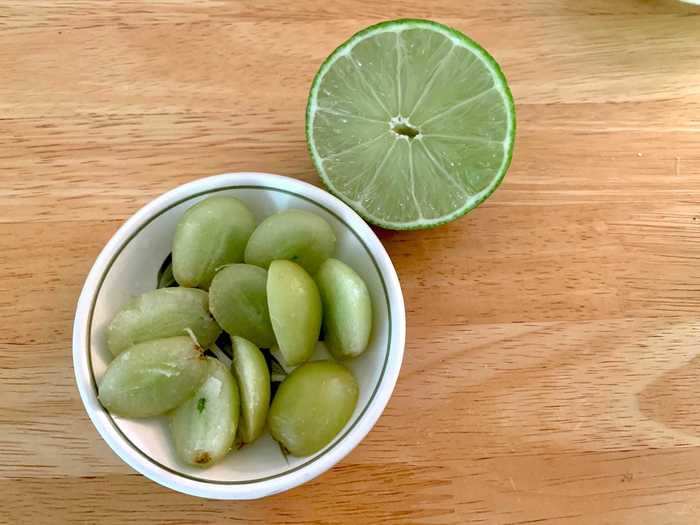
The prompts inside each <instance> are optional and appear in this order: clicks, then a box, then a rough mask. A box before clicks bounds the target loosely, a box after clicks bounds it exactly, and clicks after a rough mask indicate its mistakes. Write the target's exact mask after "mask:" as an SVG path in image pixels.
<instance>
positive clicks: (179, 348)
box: [99, 336, 207, 417]
mask: <svg viewBox="0 0 700 525" xmlns="http://www.w3.org/2000/svg"><path fill="white" fill-rule="evenodd" d="M206 370H207V361H206V359H205V358H204V356H203V354H202V349H201V348H200V347H199V346H197V345H196V344H195V343H194V342H193V341H192V339H190V338H189V337H187V336H182V337H169V338H166V339H156V340H154V341H147V342H145V343H139V344H137V345H135V346H132V347H131V348H129V349H128V350H126V351H124V352H122V353H121V354H119V355H118V356H117V357H116V358H115V359H114V361H112V362H111V363H110V364H109V366H108V367H107V370H106V371H105V374H104V376H102V380H101V381H100V386H99V399H100V403H102V405H103V406H104V407H105V408H106V409H107V410H109V411H110V412H113V413H115V414H118V415H120V416H125V417H149V416H157V415H159V414H163V413H164V412H167V411H168V410H171V409H173V408H175V407H176V406H178V405H179V404H180V403H182V402H183V401H184V400H185V399H187V398H188V397H190V396H191V395H192V393H193V392H194V391H195V390H196V389H197V388H198V387H199V385H201V384H202V381H203V380H204V377H205V374H206Z"/></svg>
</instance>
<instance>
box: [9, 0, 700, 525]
mask: <svg viewBox="0 0 700 525" xmlns="http://www.w3.org/2000/svg"><path fill="white" fill-rule="evenodd" d="M406 16H410V17H427V18H433V19H436V20H439V21H442V22H445V23H448V24H451V25H453V26H455V27H457V28H459V29H461V30H463V31H465V32H466V33H468V34H469V35H471V36H472V37H474V38H475V39H477V40H478V41H480V42H481V43H482V44H483V45H484V46H485V47H486V48H487V49H489V50H490V51H491V52H492V53H493V54H494V56H495V57H496V58H497V59H498V60H499V61H500V62H501V64H502V66H503V69H504V70H505V72H506V74H507V76H508V78H509V80H510V83H511V87H512V90H513V93H514V95H515V99H516V103H517V109H518V128H519V129H518V138H517V144H516V154H515V158H514V162H513V166H512V168H511V170H510V173H509V174H508V176H507V178H506V180H505V183H504V185H503V186H502V187H501V188H500V189H499V190H498V191H497V192H496V194H495V195H494V196H493V197H492V198H491V199H490V200H489V201H488V202H487V203H485V204H484V205H483V206H482V207H481V208H479V209H478V210H476V211H475V212H473V213H471V214H470V215H468V216H467V217H465V218H463V219H461V220H459V221H457V222H455V223H452V224H450V225H447V226H444V227H441V228H438V229H435V230H430V231H423V232H410V233H409V232H403V233H399V232H388V231H380V232H379V233H380V235H381V237H382V240H383V242H384V244H385V246H386V247H387V249H388V251H389V252H390V255H391V256H392V259H393V261H394V263H395V265H396V267H397V269H398V271H399V274H400V278H401V281H402V284H403V288H404V294H405V299H406V305H407V309H408V343H407V348H406V357H405V362H404V367H403V369H402V373H401V376H400V378H399V382H398V385H397V388H396V392H395V395H394V397H393V398H392V400H391V402H390V404H389V406H388V408H387V410H386V412H385V414H384V415H383V417H382V418H381V419H380V421H379V423H378V424H377V426H376V428H375V429H374V430H373V431H372V432H371V433H370V435H369V436H368V437H367V439H366V440H365V441H364V442H363V443H362V444H361V445H360V446H359V447H358V448H357V449H356V450H355V451H354V452H353V453H352V454H351V455H350V456H349V457H348V458H346V459H345V460H344V461H343V462H342V463H341V464H340V465H338V466H337V467H336V468H334V469H333V470H331V471H330V472H328V473H327V474H325V475H323V476H321V477H320V478H319V479H317V480H314V481H313V482H311V483H309V484H307V485H305V486H303V487H301V488H298V489H295V490H293V491H291V492H289V493H286V494H282V495H278V496H274V497H271V498H268V499H265V500H262V501H253V502H235V503H231V502H217V501H204V500H200V499H196V498H191V497H187V496H184V495H180V494H177V493H173V492H171V491H168V490H166V489H164V488H161V487H159V486H157V485H156V484H154V483H152V482H150V481H148V480H147V479H145V478H143V477H142V476H140V475H138V474H135V473H134V472H133V471H131V470H130V469H129V468H128V467H127V466H125V465H124V464H123V463H122V462H121V461H120V460H119V459H118V458H117V457H116V456H115V455H114V454H113V453H112V452H111V451H110V450H109V449H108V447H107V446H106V444H105V443H104V442H103V441H102V440H101V439H100V438H99V436H98V435H97V433H96V431H95V430H94V429H93V427H92V426H91V424H90V422H89V421H88V419H87V417H86V415H85V414H84V411H83V408H82V405H81V403H80V400H79V397H78V394H77V391H76V389H75V386H74V381H73V371H72V365H71V340H70V338H71V323H72V316H73V311H74V307H75V302H76V299H77V296H78V293H79V291H80V287H81V285H82V281H83V279H84V276H85V275H86V273H87V271H88V270H89V268H90V265H91V264H92V261H93V260H94V258H95V257H96V255H97V254H98V252H99V250H100V249H101V247H102V246H103V245H104V243H105V242H106V241H107V240H108V239H109V237H110V236H111V235H112V234H113V233H114V231H115V230H116V229H117V228H118V227H119V225H120V224H121V223H122V222H123V220H124V219H125V218H126V217H128V216H129V215H130V214H131V213H132V212H134V211H135V210H136V209H138V208H139V207H140V206H142V205H143V204H145V203H146V202H147V201H149V200H150V199H151V198H153V197H155V196H156V195H158V194H160V193H161V192H163V191H165V190H167V189H170V188H172V187H174V186H175V185H177V184H180V183H183V182H185V181H189V180H192V179H194V178H197V177H201V176H206V175H212V174H215V173H220V172H224V171H236V170H259V171H269V172H277V173H282V174H286V175H291V176H294V177H298V178H301V179H304V180H307V181H310V182H313V183H316V184H318V183H319V181H318V178H317V176H316V175H315V173H314V171H313V168H312V165H311V162H310V160H309V158H308V154H307V152H306V146H305V141H304V108H305V103H306V97H307V92H308V87H309V85H310V82H311V79H312V78H313V75H314V73H315V71H316V69H317V67H318V65H319V64H320V63H321V61H322V60H323V58H324V57H325V56H326V55H327V54H328V53H329V52H330V51H331V50H332V49H333V48H334V47H335V46H336V45H338V44H339V43H340V42H341V41H342V40H343V39H345V38H346V37H347V36H349V35H351V34H352V33H353V32H355V31H356V30H358V29H360V28H362V27H364V26H365V25H368V24H370V23H373V22H376V21H378V20H382V19H387V18H395V17H406ZM698 65H700V8H694V7H692V6H687V5H683V4H681V3H679V2H675V1H672V0H667V1H662V0H659V1H652V0H648V1H643V0H616V1H614V2H611V1H609V0H586V1H581V0H532V1H528V2H523V1H516V0H497V1H492V2H469V3H467V2H459V1H456V0H434V1H432V2H425V1H420V2H419V1H415V0H411V1H404V2H400V3H399V2H394V3H392V2H376V1H374V0H371V1H370V0H358V1H349V0H343V1H335V2H328V1H325V0H324V1H321V0H299V1H297V2H293V3H280V2H274V1H268V0H264V1H256V2H241V1H234V2H223V1H214V0H203V1H199V2H191V1H185V0H182V1H178V0H172V1H170V0H167V1H166V0H160V1H153V2H141V1H136V0H130V1H126V0H125V1H119V2H117V1H103V0H99V1H98V0H84V1H78V0H61V1H38V0H37V1H32V2H26V1H23V0H22V1H20V0H9V1H5V2H3V3H2V5H1V6H0V395H1V397H2V402H0V447H1V450H2V453H1V454H0V503H1V504H2V512H0V522H1V523H12V524H15V523H122V522H124V521H125V520H129V521H133V522H137V523H141V522H152V523H169V524H179V523H183V524H185V523H186V524H196V523H210V522H211V523H214V522H222V521H224V520H225V521H228V522H235V523H290V524H292V523H299V524H301V523H319V524H337V523H353V524H357V523H361V524H370V523H388V524H405V523H416V524H418V523H420V524H437V523H441V524H442V523H449V524H465V523H494V524H504V525H505V524H511V525H515V524H527V523H538V524H539V523H548V524H550V523H551V524H558V523H563V524H572V525H578V524H601V523H606V524H612V523H615V524H618V523H619V524H635V525H636V524H639V523H655V524H656V523H658V524H695V523H697V522H698V516H699V515H700V415H698V412H697V410H696V406H697V403H698V400H699V399H700V386H698V385H700V382H699V381H698V378H700V357H699V356H698V351H697V348H698V338H699V337H700V316H699V312H700V269H699V268H700V267H699V266H698V259H699V258H700V67H698Z"/></svg>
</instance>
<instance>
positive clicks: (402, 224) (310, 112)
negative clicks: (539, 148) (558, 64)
mask: <svg viewBox="0 0 700 525" xmlns="http://www.w3.org/2000/svg"><path fill="white" fill-rule="evenodd" d="M408 29H428V30H432V31H435V32H437V33H439V34H441V35H443V36H445V37H447V38H448V39H450V40H451V41H452V43H453V44H454V45H455V46H459V47H463V48H465V49H467V50H469V51H470V52H471V53H472V54H473V55H474V56H475V57H476V58H477V59H479V60H481V62H482V63H483V65H484V66H485V67H486V69H487V70H488V71H489V72H490V73H491V77H492V79H493V81H494V85H493V88H495V89H496V91H497V92H498V93H499V94H500V95H501V97H502V99H503V102H504V107H505V111H506V118H507V128H506V132H505V138H504V140H503V142H502V145H503V150H504V154H503V157H502V161H501V165H500V166H499V167H498V169H497V170H496V172H495V174H493V175H492V177H491V180H490V181H489V183H488V185H487V186H486V187H484V188H483V189H482V190H480V191H479V192H478V193H476V194H474V195H471V196H469V197H468V198H467V199H466V200H465V201H464V203H463V204H462V206H460V207H458V208H456V209H454V210H452V211H450V212H449V213H446V214H444V215H442V216H439V217H435V218H428V219H426V218H423V217H421V218H418V219H416V220H412V221H387V220H385V219H383V218H382V217H377V216H375V215H373V214H372V213H371V212H369V211H368V210H367V209H365V207H364V206H363V205H362V204H361V203H359V202H356V201H353V200H351V199H349V198H348V197H347V196H345V195H344V194H343V192H342V191H339V190H338V188H337V187H336V185H335V184H334V183H333V181H332V179H331V177H329V176H328V174H327V173H326V171H325V169H324V167H323V157H322V156H321V155H320V154H319V152H318V149H317V146H316V144H315V141H314V138H313V127H314V119H315V117H316V113H317V110H318V109H319V107H318V92H319V88H320V85H321V81H322V80H323V78H324V77H325V75H326V73H327V72H328V71H329V70H330V68H331V67H332V66H333V64H334V63H335V62H336V61H337V60H338V59H339V58H341V57H344V56H348V55H349V54H350V52H351V51H352V49H353V48H354V47H355V46H356V45H357V44H358V43H360V42H362V41H364V40H366V39H367V38H369V37H371V36H374V35H377V34H381V33H386V32H396V33H398V32H400V31H404V30H408ZM373 96H375V97H376V94H373ZM515 131H516V119H515V105H514V102H513V96H512V94H511V91H510V88H509V87H508V83H507V80H506V78H505V75H504V74H503V71H502V70H501V68H500V66H499V65H498V63H497V62H496V61H495V59H494V58H493V57H492V56H491V55H490V54H489V53H488V52H487V51H486V50H485V49H484V48H482V47H481V46H480V45H479V44H477V43H476V42H475V41H473V40H472V39H470V38H469V37H467V36H466V35H464V34H462V33H460V32H459V31H457V30H455V29H452V28H450V27H448V26H445V25H443V24H439V23H437V22H433V21H431V20H421V19H400V20H392V21H387V22H381V23H379V24H375V25H372V26H370V27H367V28H365V29H363V30H362V31H359V32H358V33H356V34H355V35H353V36H352V37H351V38H349V39H348V40H347V41H346V42H344V43H343V44H341V45H340V46H339V47H338V48H336V49H335V51H333V52H332V53H331V54H330V55H329V56H328V57H327V58H326V60H325V61H324V62H323V64H321V67H320V68H319V70H318V72H317V73H316V76H315V77H314V80H313V83H312V86H311V92H310V95H309V99H308V103H307V107H306V139H307V145H308V148H309V153H310V155H311V158H312V161H313V163H314V166H315V167H316V170H317V171H318V173H319V176H320V177H321V180H322V181H323V183H324V184H325V185H326V187H327V188H328V189H329V190H330V192H331V193H333V194H334V195H336V196H337V197H339V198H340V199H341V200H343V201H345V202H346V203H348V204H349V205H350V206H351V207H352V208H353V209H355V211H357V213H358V214H359V215H360V216H362V217H363V218H364V219H365V220H367V221H368V222H370V223H373V224H376V225H378V226H381V227H383V228H387V229H394V230H415V229H423V228H431V227H435V226H440V225H442V224H445V223H447V222H450V221H453V220H455V219H457V218H459V217H461V216H463V215H464V214H466V213H468V212H469V211H471V210H473V209H474V208H476V207H477V206H479V205H480V204H481V203H482V202H484V201H485V200H486V199H487V198H488V197H489V196H490V195H491V194H492V193H493V192H494V191H495V190H496V188H498V186H499V185H500V184H501V182H502V181H503V178H504V177H505V174H506V172H507V171H508V168H509V167H510V163H511V160H512V157H513V148H514V142H515ZM377 138H378V137H377ZM436 166H437V168H438V169H443V168H442V166H440V165H439V164H436ZM410 171H411V173H410V178H409V180H410V182H411V185H414V184H415V178H414V174H413V167H412V166H411V170H410ZM443 171H444V169H443ZM444 175H445V176H446V177H448V178H449V177H450V174H449V173H447V172H445V173H444ZM414 193H415V192H414ZM413 198H414V199H415V195H414V197H413ZM418 210H419V213H420V207H418Z"/></svg>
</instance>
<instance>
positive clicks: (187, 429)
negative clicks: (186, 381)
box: [170, 357, 240, 467]
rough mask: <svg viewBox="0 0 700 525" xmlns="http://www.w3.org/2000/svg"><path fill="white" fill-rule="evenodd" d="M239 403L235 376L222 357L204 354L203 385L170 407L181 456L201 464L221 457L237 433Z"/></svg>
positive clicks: (229, 447)
mask: <svg viewBox="0 0 700 525" xmlns="http://www.w3.org/2000/svg"><path fill="white" fill-rule="evenodd" d="M239 407H240V399H239V394H238V386H237V384H236V380H235V378H234V377H233V376H232V375H231V372H230V371H229V370H228V368H227V367H226V366H225V365H224V364H223V363H221V361H219V360H218V359H214V358H213V357H209V358H207V372H206V376H205V379H204V382H203V383H202V386H200V387H199V388H198V389H197V391H196V392H195V393H194V395H193V396H192V397H190V398H189V399H188V400H187V401H185V402H184V403H183V404H182V405H180V406H179V407H177V408H176V409H175V410H174V411H173V414H172V418H171V421H170V427H171V429H172V432H173V441H174V443H175V451H176V452H177V455H178V456H179V457H180V459H182V460H183V461H184V462H186V463H189V464H190V465H197V466H200V467H203V466H208V465H211V464H213V463H215V462H217V461H218V460H220V459H221V458H222V457H224V456H225V455H226V454H227V453H228V451H229V450H231V446H232V445H233V440H234V438H235V437H236V428H237V426H238V417H239Z"/></svg>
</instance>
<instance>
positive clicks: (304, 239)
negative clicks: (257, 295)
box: [245, 209, 335, 274]
mask: <svg viewBox="0 0 700 525" xmlns="http://www.w3.org/2000/svg"><path fill="white" fill-rule="evenodd" d="M334 251H335V233H333V228H331V226H330V225H329V224H328V223H327V222H326V221H325V220H324V219H322V218H321V217H319V216H318V215H315V214H313V213H311V212H308V211H304V210H294V209H292V210H285V211H282V212H279V213H276V214H275V215H272V216H270V217H268V218H267V219H265V220H264V221H263V222H261V223H260V225H259V226H258V227H257V228H256V229H255V231H254V232H253V235H251V236H250V240H249V241H248V246H246V249H245V262H246V263H248V264H254V265H256V266H262V267H263V268H267V267H269V266H270V263H271V262H272V261H274V260H277V259H288V260H290V261H294V262H296V263H298V264H300V265H301V266H302V267H303V268H304V269H305V270H306V271H307V272H309V273H311V274H314V273H316V270H318V267H319V265H320V264H321V263H322V262H323V261H325V260H326V259H328V257H330V256H331V255H332V254H333V252H334Z"/></svg>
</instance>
